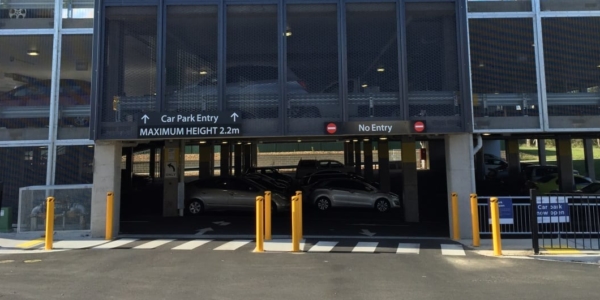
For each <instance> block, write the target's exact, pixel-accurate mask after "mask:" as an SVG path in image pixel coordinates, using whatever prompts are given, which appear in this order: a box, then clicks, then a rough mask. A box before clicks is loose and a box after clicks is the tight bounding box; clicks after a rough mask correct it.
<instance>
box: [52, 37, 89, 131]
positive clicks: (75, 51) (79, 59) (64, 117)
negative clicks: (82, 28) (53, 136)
mask: <svg viewBox="0 0 600 300" xmlns="http://www.w3.org/2000/svg"><path fill="white" fill-rule="evenodd" d="M61 55H62V57H61V63H60V78H61V80H60V92H59V102H58V109H59V114H58V116H59V120H58V138H59V139H87V138H89V136H90V133H89V131H90V130H89V126H90V80H91V77H92V63H91V61H92V36H91V35H64V36H63V38H62V51H61Z"/></svg>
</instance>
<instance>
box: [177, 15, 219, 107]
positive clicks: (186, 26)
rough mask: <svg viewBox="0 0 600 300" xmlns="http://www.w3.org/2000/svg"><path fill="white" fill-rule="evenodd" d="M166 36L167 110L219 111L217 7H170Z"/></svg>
mask: <svg viewBox="0 0 600 300" xmlns="http://www.w3.org/2000/svg"><path fill="white" fill-rule="evenodd" d="M191 28H193V30H190V29H191ZM166 37H167V55H166V57H165V59H166V82H167V84H166V90H165V99H166V103H165V107H166V110H168V111H177V112H181V113H186V112H190V113H195V112H199V111H216V110H218V103H217V101H218V87H217V74H218V72H217V7H216V6H169V7H168V8H167V34H166Z"/></svg>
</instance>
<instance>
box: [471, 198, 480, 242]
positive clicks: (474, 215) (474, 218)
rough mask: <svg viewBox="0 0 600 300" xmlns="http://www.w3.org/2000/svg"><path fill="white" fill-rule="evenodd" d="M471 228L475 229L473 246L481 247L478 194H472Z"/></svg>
mask: <svg viewBox="0 0 600 300" xmlns="http://www.w3.org/2000/svg"><path fill="white" fill-rule="evenodd" d="M471 228H473V246H474V247H479V211H478V210H477V194H471Z"/></svg>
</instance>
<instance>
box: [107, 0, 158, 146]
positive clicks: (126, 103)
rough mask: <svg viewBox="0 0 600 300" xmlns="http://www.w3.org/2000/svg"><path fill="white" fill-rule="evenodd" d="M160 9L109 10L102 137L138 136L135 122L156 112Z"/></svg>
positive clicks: (110, 8)
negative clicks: (157, 36)
mask: <svg viewBox="0 0 600 300" xmlns="http://www.w3.org/2000/svg"><path fill="white" fill-rule="evenodd" d="M156 20H157V16H156V7H108V8H106V22H105V24H106V27H105V32H106V33H105V41H104V43H105V53H104V77H103V89H102V97H101V98H100V104H99V105H100V107H99V109H100V110H101V122H118V123H122V124H112V125H111V124H101V128H100V136H101V137H105V138H110V137H115V138H118V137H120V136H131V135H135V128H134V126H131V123H132V122H137V117H138V116H140V115H141V114H142V113H144V112H150V111H155V110H156V84H157V82H156V81H157V78H156V54H157V52H156V50H157V40H156V32H157V24H156V22H157V21H156Z"/></svg>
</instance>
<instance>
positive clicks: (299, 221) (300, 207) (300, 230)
mask: <svg viewBox="0 0 600 300" xmlns="http://www.w3.org/2000/svg"><path fill="white" fill-rule="evenodd" d="M296 196H298V239H299V240H302V236H303V235H304V232H303V230H302V227H303V225H302V206H303V205H304V203H303V202H302V191H296Z"/></svg>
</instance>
